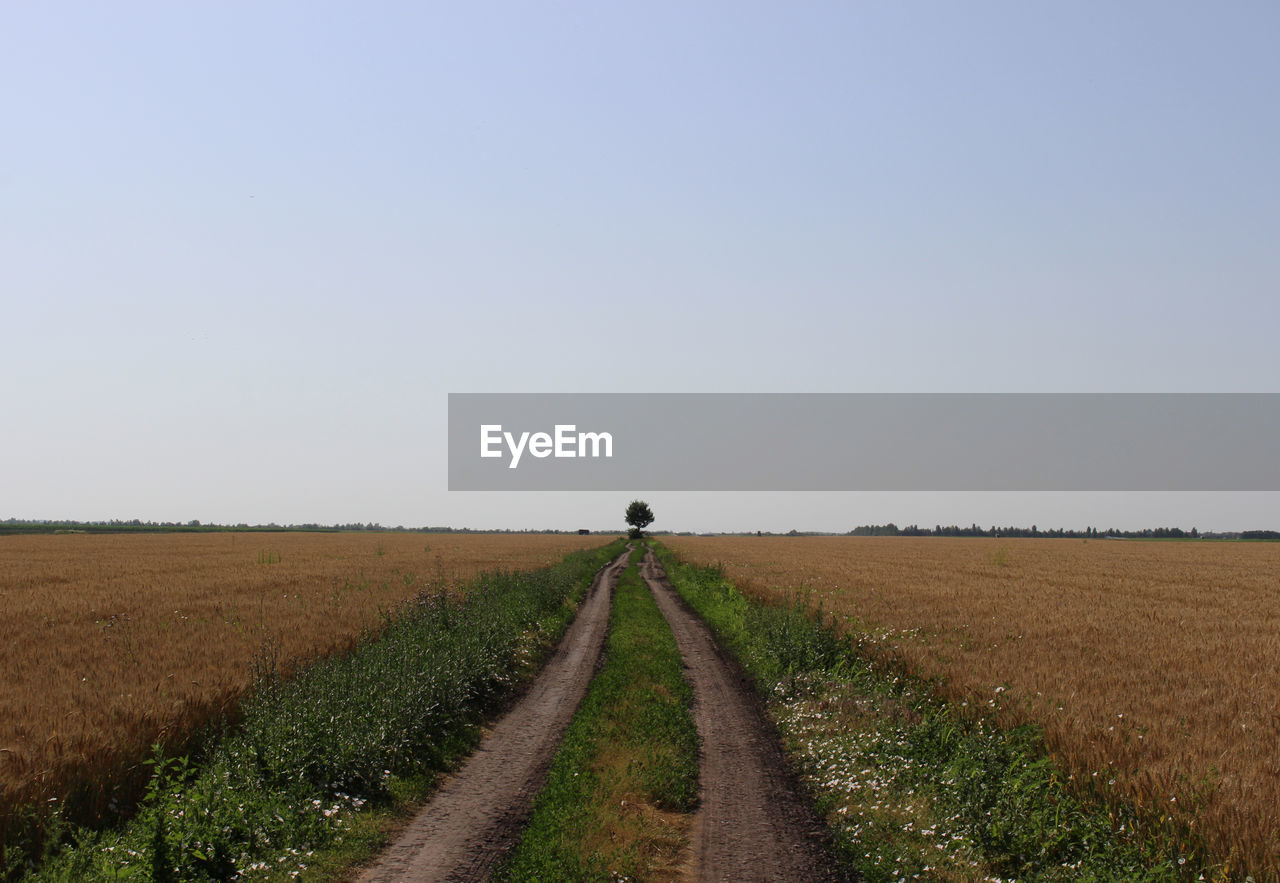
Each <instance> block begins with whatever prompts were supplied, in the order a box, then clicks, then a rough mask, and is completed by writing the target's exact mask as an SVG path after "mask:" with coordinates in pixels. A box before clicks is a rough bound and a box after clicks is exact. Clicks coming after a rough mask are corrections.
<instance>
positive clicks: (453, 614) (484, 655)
mask: <svg viewBox="0 0 1280 883" xmlns="http://www.w3.org/2000/svg"><path fill="white" fill-rule="evenodd" d="M619 551H620V547H619V546H618V545H616V544H615V545H613V546H609V547H604V548H602V549H597V550H593V551H584V552H578V553H574V554H572V555H570V556H568V557H567V558H565V559H564V560H563V561H562V562H561V563H559V564H556V565H554V566H552V567H550V568H547V569H544V570H540V571H534V572H527V573H520V572H499V573H492V574H487V575H485V576H483V577H481V578H480V579H478V580H477V581H476V582H475V583H473V584H472V585H470V586H467V587H466V590H465V591H464V592H461V593H445V592H437V593H432V594H424V595H420V596H418V597H417V598H416V599H415V600H414V601H413V602H412V603H410V604H409V605H408V606H407V607H406V608H404V609H403V610H402V611H401V612H400V613H399V615H397V616H395V617H388V621H387V623H386V625H385V627H384V628H383V629H381V631H380V632H379V633H378V636H377V637H376V639H373V640H370V641H368V642H366V643H362V644H360V645H358V646H357V647H356V648H355V649H354V650H353V651H352V652H351V653H350V654H347V655H343V656H334V657H329V658H324V659H317V660H315V661H314V662H313V663H312V664H310V665H307V666H305V667H303V669H302V670H301V671H299V672H298V673H297V674H296V675H295V676H294V677H291V678H287V679H286V678H282V677H281V676H280V673H279V671H278V669H277V668H276V667H275V666H274V665H273V664H272V660H271V658H270V657H267V658H264V659H263V660H261V664H260V665H259V672H258V680H257V684H256V687H255V689H254V690H253V692H252V694H251V696H250V697H249V698H248V699H247V700H246V701H245V703H244V705H243V714H242V719H241V722H240V724H239V726H238V727H236V728H234V729H233V730H231V731H228V732H227V733H226V734H225V736H224V738H222V739H221V740H219V741H217V742H216V744H213V745H212V746H211V747H210V748H209V750H208V751H207V752H205V753H204V755H203V756H201V757H200V758H198V759H197V761H196V762H194V763H193V762H191V761H189V760H187V759H181V760H177V761H173V760H166V759H165V757H164V753H163V751H162V750H160V749H157V752H156V754H155V756H154V757H153V759H152V775H151V780H150V784H149V786H148V791H147V795H146V799H145V800H144V801H143V804H142V807H141V810H140V812H139V813H138V815H137V817H136V819H134V820H133V822H132V823H130V824H128V825H126V826H125V827H123V828H122V829H118V830H108V831H105V832H93V831H90V830H88V829H76V828H71V829H69V830H68V831H67V832H66V833H65V836H64V837H63V838H62V840H63V848H62V849H61V851H60V852H59V853H58V854H57V855H56V856H54V857H53V858H52V860H50V861H49V862H47V864H46V865H45V866H44V867H43V868H42V869H41V870H40V876H41V877H42V878H45V879H60V880H81V879H115V878H116V876H117V875H122V876H129V875H134V876H139V877H141V878H144V879H155V880H166V879H183V880H204V879H209V880H222V879H228V878H230V877H232V876H241V877H253V876H255V875H267V876H269V875H270V874H274V873H280V872H288V871H290V870H304V869H305V866H306V865H307V862H308V859H307V853H308V852H309V851H314V850H317V849H322V848H325V847H328V846H331V845H333V844H335V843H340V842H341V841H342V838H343V837H344V835H345V831H346V829H347V827H348V826H349V824H350V822H351V818H352V814H353V813H354V812H355V811H357V810H359V809H360V808H361V807H363V806H364V805H365V804H367V803H368V802H370V801H375V802H376V801H380V800H384V799H386V798H387V797H388V796H389V789H390V787H391V783H392V780H393V779H395V778H398V777H404V776H409V775H415V774H421V773H422V772H423V771H438V770H441V769H444V768H446V767H447V766H448V764H449V763H450V762H451V760H452V759H453V758H454V757H456V756H457V755H458V754H459V753H460V752H461V751H463V750H465V749H466V748H467V747H468V746H469V745H470V744H471V743H472V741H473V740H474V738H475V736H476V733H477V726H478V724H479V723H480V722H481V720H482V719H483V716H484V714H485V713H486V712H487V711H491V710H493V709H494V708H495V707H496V704H497V703H498V702H500V701H501V700H502V698H503V697H504V696H506V695H507V694H508V692H509V690H510V688H511V686H512V684H513V683H515V681H516V680H517V678H518V677H519V676H520V674H521V673H522V672H525V671H528V670H529V669H530V668H531V667H532V666H534V665H535V664H536V663H537V662H538V661H540V658H541V656H542V654H543V653H544V652H545V650H546V649H547V648H548V647H549V646H551V644H552V642H553V640H554V639H555V638H556V637H558V636H559V635H560V634H561V633H562V632H563V630H564V628H565V626H566V625H567V623H568V622H569V620H570V619H571V617H572V614H573V610H574V606H575V604H576V603H577V601H578V600H579V599H580V598H581V597H582V595H583V594H584V592H585V590H586V588H587V586H588V585H589V583H590V581H591V578H592V575H593V574H594V573H595V571H596V570H598V569H599V568H600V567H601V566H603V565H604V564H605V563H606V562H607V561H608V560H609V559H610V558H611V557H614V556H616V555H617V554H618V552H619ZM13 853H14V850H13V849H12V848H11V850H10V855H9V858H8V861H9V865H10V867H11V868H13V867H15V866H20V865H21V862H17V861H15V859H16V858H17V856H15V855H14V854H13Z"/></svg>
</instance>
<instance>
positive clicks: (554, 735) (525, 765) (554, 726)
mask: <svg viewBox="0 0 1280 883" xmlns="http://www.w3.org/2000/svg"><path fill="white" fill-rule="evenodd" d="M626 564H627V555H626V553H624V554H623V555H621V556H620V557H619V558H617V559H616V560H615V561H614V562H613V563H612V564H611V565H609V566H608V567H607V568H605V569H604V570H602V571H601V572H600V573H599V575H597V577H596V579H595V582H594V584H593V585H592V586H591V591H590V592H589V593H588V595H587V598H586V600H584V601H583V602H582V606H581V608H580V609H579V610H578V614H577V616H576V617H575V619H574V621H573V624H572V625H571V626H570V627H569V630H568V632H566V634H565V636H564V639H563V640H562V641H561V643H560V646H559V648H558V649H557V650H556V652H555V654H554V655H553V656H552V658H551V660H550V661H549V662H548V663H547V664H546V666H545V668H544V669H543V670H542V673H541V674H539V675H538V678H537V679H536V680H535V681H534V683H533V686H532V687H531V688H530V690H529V692H528V693H526V694H525V695H524V696H523V697H522V698H521V699H520V701H519V702H518V703H517V704H516V705H515V706H514V707H513V708H512V709H511V711H509V712H508V713H507V714H506V715H505V716H503V717H502V719H501V720H499V721H498V723H497V724H496V725H495V726H494V728H493V731H492V732H490V733H489V734H488V736H486V737H485V739H484V740H483V741H482V742H481V743H480V747H479V748H478V749H477V750H476V752H475V754H473V755H472V756H471V758H470V759H469V760H468V761H467V763H466V764H465V765H463V767H462V769H460V770H459V771H458V772H457V774H455V775H454V776H453V777H451V778H450V779H449V780H448V781H447V782H445V784H444V785H443V786H441V788H440V790H439V791H438V792H437V793H436V795H435V796H434V797H433V798H432V800H431V802H430V803H428V804H427V806H426V807H425V808H424V809H423V810H422V812H421V813H419V815H418V817H417V818H415V819H414V820H413V822H412V823H410V825H409V827H408V829H406V830H405V831H404V833H403V834H402V835H401V836H400V838H399V839H398V840H397V841H396V842H395V843H394V844H392V845H391V846H390V847H389V848H388V849H387V850H386V851H385V852H384V853H383V854H382V855H381V856H380V857H379V859H378V861H377V863H376V864H375V865H374V866H372V867H371V868H369V869H368V870H367V871H365V872H364V873H363V874H362V875H361V876H360V878H359V879H360V880H362V881H403V880H424V881H425V880H484V879H487V878H488V876H489V874H490V873H491V872H492V870H493V867H494V865H495V864H496V863H497V862H498V861H499V860H501V858H502V857H503V856H504V855H505V854H506V853H507V851H508V850H509V849H510V848H511V846H512V845H513V844H514V843H515V841H516V840H517V839H518V838H519V836H520V830H521V827H522V826H523V824H524V821H525V818H526V817H527V816H528V814H529V809H530V807H531V806H532V804H533V799H534V797H535V796H536V795H537V793H538V790H539V788H540V787H541V786H542V782H543V780H544V779H545V778H546V773H547V768H548V766H549V765H550V763H551V758H552V756H553V755H554V754H555V750H556V747H557V746H558V745H559V743H560V739H561V737H562V736H563V734H564V731H565V728H566V727H567V726H568V725H569V719H570V718H571V717H572V716H573V713H574V711H575V710H576V709H577V707H578V703H579V702H581V701H582V697H583V695H584V694H585V693H586V691H587V687H588V685H589V684H590V682H591V678H592V675H593V674H594V672H595V668H596V663H597V661H598V660H599V658H600V653H601V649H602V647H603V645H604V638H605V631H606V626H607V625H608V622H609V605H610V599H611V597H612V592H613V586H614V584H615V583H616V582H617V578H618V574H619V573H620V572H621V571H622V569H623V568H624V567H626Z"/></svg>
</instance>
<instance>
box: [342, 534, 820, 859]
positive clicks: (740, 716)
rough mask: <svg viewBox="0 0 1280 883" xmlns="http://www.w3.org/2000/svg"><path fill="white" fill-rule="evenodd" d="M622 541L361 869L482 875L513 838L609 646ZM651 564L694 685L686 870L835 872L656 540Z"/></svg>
mask: <svg viewBox="0 0 1280 883" xmlns="http://www.w3.org/2000/svg"><path fill="white" fill-rule="evenodd" d="M626 561H627V559H626V555H623V556H622V557H620V558H618V559H617V560H616V561H614V562H613V563H612V564H611V565H610V566H609V567H607V568H605V569H604V570H602V571H601V572H600V574H599V575H598V576H597V577H596V580H595V583H594V584H593V586H592V588H591V592H590V593H589V595H588V597H587V599H586V600H585V601H584V602H583V604H582V607H581V608H580V610H579V612H578V615H577V617H576V619H575V621H574V623H573V625H572V626H570V628H569V630H568V632H567V633H566V634H565V637H564V639H563V641H562V642H561V644H560V646H559V648H558V649H557V650H556V653H555V655H554V656H553V657H552V659H551V661H550V662H548V663H547V665H546V667H545V668H544V669H543V671H542V673H541V674H540V675H539V676H538V678H537V680H535V682H534V684H533V686H532V687H531V688H530V690H529V692H528V693H527V694H525V696H524V697H523V698H522V699H521V700H520V701H519V702H518V703H517V704H516V705H515V706H514V707H513V708H512V709H511V711H509V712H508V713H507V714H506V715H505V716H504V717H503V718H502V719H501V720H499V721H498V723H497V724H496V725H495V727H494V728H493V730H492V732H491V733H490V734H489V735H488V736H486V737H485V739H484V740H483V741H482V742H481V744H480V747H479V748H478V749H477V750H476V753H475V754H474V755H473V756H472V757H471V758H470V760H468V761H467V762H466V764H465V765H464V766H463V767H462V768H461V769H460V770H459V771H458V772H457V774H455V775H454V776H452V777H451V778H450V779H449V780H448V781H447V782H446V783H445V784H444V785H443V786H442V787H441V789H440V790H439V791H438V792H437V793H436V795H435V796H434V797H433V798H432V800H431V802H430V803H429V804H427V806H426V807H425V808H424V809H423V810H422V812H421V813H420V814H419V815H418V817H417V818H415V819H414V820H413V821H412V822H411V823H410V824H409V826H408V828H406V829H405V831H404V832H403V834H402V835H401V836H400V837H399V839H398V840H397V841H396V842H395V843H394V844H393V845H392V846H390V847H389V848H388V849H387V850H386V851H385V852H384V853H383V854H382V855H381V856H380V857H379V859H378V860H377V863H376V864H375V865H374V866H372V867H370V868H369V869H367V870H366V871H365V872H364V873H363V874H362V875H361V876H360V877H359V880H361V881H402V880H484V879H487V878H488V877H489V875H490V874H491V873H492V871H493V870H494V868H495V867H496V865H497V864H498V863H499V862H500V861H501V859H502V858H503V856H505V855H506V853H507V852H508V851H509V850H510V849H511V848H512V847H513V846H514V845H515V843H516V842H517V840H518V839H519V837H520V833H521V829H522V828H523V826H524V824H525V822H526V821H527V819H528V816H529V812H530V810H531V808H532V805H533V800H534V798H535V796H536V795H537V793H538V790H539V789H540V788H541V787H542V784H543V783H544V781H545V779H546V774H547V770H548V768H549V767H550V764H551V760H552V757H553V755H554V753H555V750H556V748H557V746H558V745H559V743H560V740H561V738H562V737H563V735H564V731H565V729H566V728H567V727H568V724H569V719H570V718H571V717H572V716H573V713H574V711H576V710H577V707H578V704H579V703H580V702H581V700H582V697H583V696H584V695H586V691H587V687H588V685H589V684H590V681H591V678H592V676H593V675H594V673H595V671H596V669H597V667H598V664H599V661H600V657H601V653H602V651H603V646H604V638H605V632H606V630H607V626H608V620H609V607H610V602H611V599H612V596H613V587H614V585H615V584H616V582H617V578H618V575H619V574H620V573H621V571H622V569H623V568H625V567H626ZM643 576H644V578H645V581H646V582H647V584H648V585H649V588H650V590H651V591H652V592H653V594H654V597H655V598H656V600H657V602H658V606H659V608H660V609H661V610H662V613H663V615H664V616H665V617H666V619H667V621H668V623H670V625H671V628H672V631H673V632H674V633H675V637H676V643H677V645H678V646H679V648H680V653H681V655H682V656H683V657H684V664H685V668H686V676H687V677H688V678H689V681H690V683H691V684H692V685H693V691H694V716H695V722H696V723H697V727H698V734H699V736H700V738H701V740H702V745H701V749H700V752H699V763H700V783H699V808H698V810H697V812H696V814H695V816H694V823H693V832H692V843H691V844H690V847H689V849H687V850H685V852H684V857H685V861H684V867H683V868H682V869H681V876H682V877H683V878H684V879H687V880H735V881H739V880H741V881H751V880H769V881H775V880H786V881H822V880H831V879H838V878H837V877H836V876H835V875H834V873H833V871H832V870H831V868H832V862H831V859H830V857H829V855H828V853H827V852H826V850H825V849H824V846H823V842H824V827H823V825H822V823H821V821H820V820H819V819H818V818H817V817H816V815H815V814H814V813H813V811H812V809H810V808H809V806H808V805H807V804H806V802H805V801H804V799H803V798H802V797H801V796H800V792H799V790H798V786H797V784H796V782H795V779H794V777H793V776H792V775H791V773H790V770H789V768H788V765H787V762H786V759H785V757H784V756H783V754H782V750H781V748H780V747H779V745H778V739H777V733H776V732H775V730H774V729H773V727H772V726H771V725H770V723H769V722H768V719H767V718H766V717H765V714H764V708H763V704H762V703H761V701H760V699H759V697H758V696H757V695H756V694H755V692H754V690H753V689H752V688H751V686H750V684H749V683H748V682H747V680H746V679H745V677H744V676H743V674H742V672H741V670H740V669H739V668H738V666H737V664H736V663H734V662H733V661H732V660H730V659H728V658H727V657H726V656H724V655H723V654H722V653H721V652H720V651H719V649H718V648H717V647H716V644H715V641H714V640H713V639H712V637H711V633H710V632H709V631H708V629H707V627H706V626H705V625H704V624H703V623H702V621H701V620H700V619H699V618H698V617H697V616H696V615H695V614H693V612H692V611H690V610H689V609H688V607H686V606H685V604H684V603H683V602H682V601H681V600H680V599H679V597H678V596H677V595H676V593H675V591H674V590H673V589H672V588H671V585H670V583H669V582H667V579H666V574H665V573H663V571H662V566H661V565H660V564H659V563H658V561H657V559H656V558H654V557H653V553H652V552H650V553H649V554H648V555H647V556H646V558H645V561H644V566H643Z"/></svg>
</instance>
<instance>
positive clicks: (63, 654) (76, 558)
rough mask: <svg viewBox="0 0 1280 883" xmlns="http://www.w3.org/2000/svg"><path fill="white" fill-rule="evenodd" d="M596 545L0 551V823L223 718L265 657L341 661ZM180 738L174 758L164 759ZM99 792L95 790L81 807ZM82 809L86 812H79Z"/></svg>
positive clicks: (237, 544) (434, 539) (369, 536)
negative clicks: (441, 598)
mask: <svg viewBox="0 0 1280 883" xmlns="http://www.w3.org/2000/svg"><path fill="white" fill-rule="evenodd" d="M604 541H605V538H603V537H599V536H578V535H576V534H575V535H562V534H560V535H556V534H553V535H544V534H421V533H201V534H131V535H107V536H104V535H58V536H53V535H43V536H9V537H0V609H3V611H4V616H3V617H2V618H0V670H3V671H4V673H5V676H4V678H3V679H2V680H0V795H3V800H2V801H0V816H3V815H4V814H5V812H6V811H7V810H9V809H11V808H12V807H14V806H16V805H21V804H23V803H28V802H31V801H46V800H48V799H49V798H57V799H59V800H61V799H64V798H65V797H66V795H67V794H68V793H74V792H76V791H80V794H81V797H80V799H81V800H82V801H87V802H88V803H89V804H93V803H95V802H101V801H103V800H105V799H107V795H105V794H102V793H100V788H99V785H100V784H101V783H105V782H109V781H116V780H119V779H121V778H122V777H126V776H128V775H129V773H128V771H129V770H130V768H133V767H136V766H137V764H138V762H139V761H140V760H141V759H142V758H143V757H144V756H145V755H146V753H147V748H148V747H149V745H150V744H151V743H152V742H153V741H155V740H156V739H157V738H159V737H160V736H161V735H162V734H166V735H167V736H171V737H177V738H178V739H179V740H180V739H181V737H182V736H183V735H185V734H189V733H190V732H191V731H192V730H193V728H195V727H198V726H200V725H202V724H204V723H205V722H206V721H209V720H211V719H213V718H216V716H217V715H218V714H220V713H221V712H222V711H223V710H224V709H227V708H229V707H233V706H234V704H235V701H236V699H237V698H238V697H239V696H240V695H242V693H243V691H244V690H245V688H246V687H247V686H248V685H249V683H250V681H251V677H252V664H253V662H254V660H255V659H256V658H257V659H261V658H263V656H264V652H265V653H268V654H270V655H274V656H275V657H276V658H277V659H278V660H279V661H280V662H281V663H282V664H285V663H287V662H288V661H289V660H292V659H306V658H310V657H312V656H314V655H316V654H328V653H333V652H337V651H341V650H344V649H347V648H349V647H350V646H351V645H352V644H353V643H354V642H355V641H356V640H357V639H358V638H359V637H360V635H361V634H362V632H364V631H365V630H366V629H371V628H377V627H378V626H379V624H380V623H381V622H382V614H383V613H384V612H390V611H391V610H393V609H394V608H395V607H396V606H397V605H398V604H400V603H401V602H403V601H404V600H406V599H408V598H412V597H414V596H415V595H417V594H418V593H420V592H427V593H434V592H437V591H441V590H452V589H455V588H457V587H459V586H460V585H462V584H463V583H464V582H465V581H466V580H467V579H469V578H471V577H473V576H475V575H476V574H477V573H479V572H481V571H493V570H503V569H505V570H525V569H532V568H536V567H541V566H544V565H548V564H552V563H554V562H556V561H558V560H560V558H562V557H563V556H564V555H565V554H566V553H568V552H570V551H573V550H575V549H581V548H587V547H591V546H598V545H601V544H602V543H603V542H604ZM180 744H181V743H180V741H179V747H180ZM95 792H98V793H95ZM85 808H87V809H99V810H100V809H101V807H94V806H88V807H85Z"/></svg>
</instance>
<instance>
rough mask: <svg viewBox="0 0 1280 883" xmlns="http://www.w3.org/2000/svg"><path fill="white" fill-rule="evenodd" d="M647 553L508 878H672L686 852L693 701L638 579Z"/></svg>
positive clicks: (636, 556)
mask: <svg viewBox="0 0 1280 883" xmlns="http://www.w3.org/2000/svg"><path fill="white" fill-rule="evenodd" d="M643 551H644V550H643V548H636V549H634V550H633V551H632V553H631V562H630V565H629V566H628V568H627V569H626V571H625V572H624V573H623V574H622V576H621V578H620V579H619V582H618V585H617V588H616V591H615V595H614V602H613V610H612V613H611V616H610V620H609V637H608V641H607V644H606V649H605V654H606V656H605V663H604V666H603V668H602V669H601V671H600V673H599V674H598V675H597V676H596V678H595V679H594V680H593V681H592V684H591V688H590V690H589V692H588V693H587V696H586V698H585V699H584V700H583V702H582V705H581V706H580V707H579V709H578V711H577V713H576V714H575V716H574V718H573V721H572V722H571V723H570V725H569V729H568V731H567V733H566V734H565V738H564V741H563V743H562V744H561V746H560V749H559V751H558V752H557V754H556V758H555V760H554V762H553V764H552V767H551V771H550V774H549V777H548V780H547V784H546V786H545V787H544V788H543V790H542V791H541V792H540V794H539V795H538V798H537V801H536V803H535V805H534V810H533V815H532V817H531V819H530V822H529V825H528V827H527V828H526V829H525V832H524V835H523V837H522V839H521V841H520V843H519V845H518V846H517V847H516V849H515V850H514V852H513V853H512V855H511V857H510V858H509V859H508V861H507V863H506V865H505V866H504V868H503V869H502V871H500V873H499V875H498V876H499V878H500V879H507V880H529V881H535V880H619V879H627V880H644V879H651V878H653V877H655V876H663V875H666V876H670V875H671V873H672V872H673V871H674V869H675V867H676V864H677V862H678V860H679V856H680V851H681V849H682V848H683V847H684V846H685V845H686V844H687V842H688V838H689V825H690V821H691V815H690V813H691V812H692V810H693V808H694V804H695V802H696V800H697V790H698V735H697V730H696V728H695V726H694V723H693V718H692V715H691V712H690V705H691V703H692V700H693V693H692V688H691V687H690V686H689V684H688V682H687V681H686V680H685V678H684V675H683V668H682V665H681V659H680V652H679V650H678V649H677V648H676V642H675V638H674V636H673V635H672V634H671V629H670V627H669V626H668V625H667V622H666V620H665V619H664V618H663V616H662V614H661V613H660V612H659V610H658V606H657V604H656V603H655V602H654V600H653V596H652V594H651V593H650V591H649V589H648V587H647V586H646V585H645V584H644V581H643V580H642V579H641V578H640V575H639V570H638V566H637V565H638V562H639V561H640V559H641V557H642V556H643Z"/></svg>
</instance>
